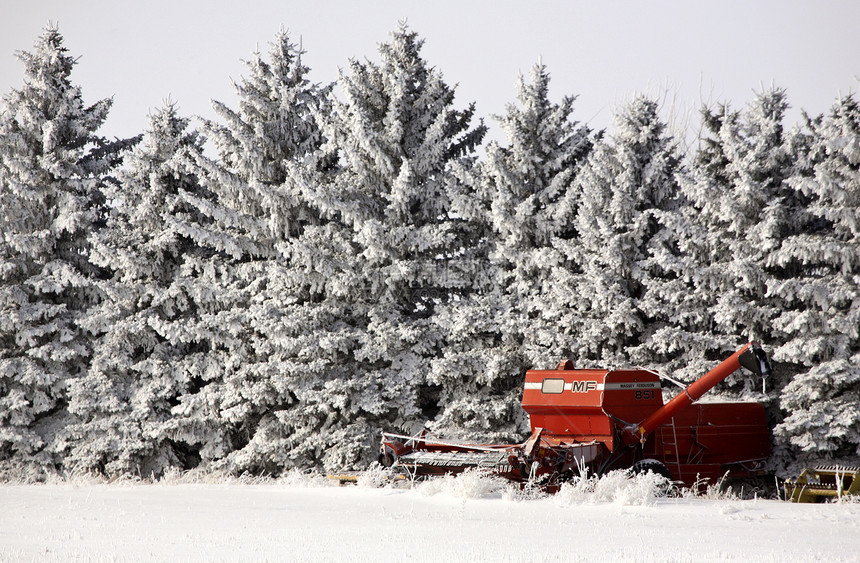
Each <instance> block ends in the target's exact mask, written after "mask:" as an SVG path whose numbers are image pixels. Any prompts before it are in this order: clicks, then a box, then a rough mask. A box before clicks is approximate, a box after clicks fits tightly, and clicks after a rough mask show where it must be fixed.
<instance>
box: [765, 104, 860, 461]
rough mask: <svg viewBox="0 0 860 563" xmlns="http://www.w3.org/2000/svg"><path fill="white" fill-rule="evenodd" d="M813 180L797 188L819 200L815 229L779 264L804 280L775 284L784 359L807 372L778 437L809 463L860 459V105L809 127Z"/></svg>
mask: <svg viewBox="0 0 860 563" xmlns="http://www.w3.org/2000/svg"><path fill="white" fill-rule="evenodd" d="M809 124H810V126H811V130H812V131H811V132H812V138H813V140H814V142H813V144H812V146H811V149H812V150H811V152H810V155H809V157H810V161H811V164H812V175H805V174H799V173H798V174H796V175H795V176H793V177H792V178H790V179H789V180H788V182H789V184H790V185H791V186H792V187H794V188H795V189H797V190H799V191H800V192H801V193H802V194H803V195H805V196H807V197H809V198H810V199H811V202H810V205H809V212H810V213H811V214H812V216H813V217H814V219H815V220H814V221H812V222H810V223H809V226H808V228H807V230H806V231H805V232H804V233H802V234H796V235H793V236H790V237H788V238H786V239H785V240H784V241H783V242H782V245H781V247H780V249H779V250H778V251H777V252H776V253H775V254H774V255H772V257H771V259H772V260H773V262H775V265H777V266H779V267H781V268H787V269H790V270H792V271H795V272H800V273H801V274H800V275H798V276H797V277H795V278H792V279H773V280H770V283H769V291H770V293H771V294H773V295H777V296H780V298H781V303H782V304H783V307H782V310H781V312H780V314H779V315H778V316H777V318H776V319H775V321H774V325H775V327H776V328H777V329H778V330H779V331H780V332H781V333H782V334H784V335H785V340H784V341H783V342H781V345H780V346H779V347H778V348H776V350H775V352H774V356H775V358H776V359H777V360H781V361H785V362H791V363H800V364H802V365H803V366H804V368H805V369H803V370H802V371H801V373H798V374H796V375H795V376H794V377H793V379H792V381H791V382H790V383H789V384H788V385H787V386H786V387H785V388H784V389H783V390H782V397H781V401H780V405H781V407H782V408H783V409H784V410H785V412H786V415H787V416H786V418H785V419H784V421H783V422H782V423H781V424H780V425H779V426H777V428H776V435H777V436H778V437H779V439H780V440H781V441H782V442H783V443H784V444H786V445H788V447H789V448H790V449H791V450H793V453H794V455H795V456H796V458H797V459H798V460H799V461H800V463H801V464H804V463H807V462H813V461H820V460H821V459H822V457H823V456H826V457H828V458H834V459H837V460H841V461H846V462H849V463H852V464H855V463H856V459H857V456H858V455H860V105H858V103H857V100H856V99H855V98H854V96H846V97H844V98H842V99H840V100H838V101H837V103H836V104H835V105H834V106H833V108H832V109H831V110H830V112H829V113H828V114H827V115H826V116H824V118H823V119H822V118H818V119H817V120H812V121H810V122H809Z"/></svg>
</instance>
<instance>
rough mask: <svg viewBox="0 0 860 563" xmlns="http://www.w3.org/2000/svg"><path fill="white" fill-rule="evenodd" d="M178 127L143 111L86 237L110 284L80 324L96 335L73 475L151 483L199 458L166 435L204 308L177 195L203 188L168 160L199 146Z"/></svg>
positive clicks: (74, 402) (70, 464) (71, 454)
mask: <svg viewBox="0 0 860 563" xmlns="http://www.w3.org/2000/svg"><path fill="white" fill-rule="evenodd" d="M187 128H188V120H187V119H183V118H181V117H179V116H178V114H177V110H176V107H175V105H174V104H173V103H170V102H167V103H166V104H165V105H164V107H162V108H161V109H160V110H159V111H157V112H155V113H153V114H151V115H150V117H149V128H148V130H147V131H146V133H145V135H144V136H143V140H142V142H141V143H140V144H139V145H138V146H137V147H136V148H135V149H134V150H133V151H132V152H131V153H130V154H129V155H127V156H126V158H125V159H124V167H123V169H122V170H120V172H119V173H118V178H117V180H118V181H117V183H116V184H111V185H110V186H108V187H107V189H106V194H105V195H106V197H107V199H108V200H109V201H110V202H111V209H110V212H109V213H108V216H107V221H106V225H105V228H104V229H102V230H100V231H98V232H97V233H93V234H92V235H91V243H92V250H91V259H92V261H93V262H94V263H95V264H97V265H98V266H100V267H101V268H103V269H104V270H105V271H106V272H107V273H108V274H109V277H107V279H104V280H101V281H100V282H99V284H98V287H99V289H100V290H101V292H102V293H103V295H104V298H103V299H102V301H101V303H100V304H99V305H98V306H96V307H93V308H92V309H91V310H90V312H89V315H88V317H87V319H86V323H85V326H86V327H87V328H88V330H89V332H90V333H91V334H93V335H95V338H94V350H93V356H92V360H91V363H90V366H89V370H88V372H87V374H86V375H85V376H83V377H79V378H76V379H73V380H72V381H71V382H70V384H69V411H70V412H72V413H73V414H75V415H76V417H77V421H76V423H74V424H72V425H70V426H69V428H68V429H67V432H65V433H64V437H65V446H66V450H67V451H66V454H65V456H64V465H65V467H66V469H67V470H68V471H70V472H75V473H80V472H86V473H102V474H105V475H108V476H113V477H116V476H122V475H144V476H149V475H150V474H153V473H154V474H156V475H158V474H161V473H162V472H163V470H164V469H165V468H166V467H171V466H173V467H178V468H186V467H187V466H188V465H193V464H194V463H195V461H196V456H195V455H194V454H192V455H191V459H187V458H186V455H187V454H189V450H190V445H188V444H181V441H178V440H176V441H175V440H173V439H172V438H171V436H169V435H167V433H166V432H165V424H166V422H167V421H169V420H170V418H171V416H172V412H171V411H172V408H173V407H174V406H175V405H176V403H177V400H178V398H179V397H180V396H182V395H185V394H187V393H188V392H189V390H191V389H194V388H195V387H196V386H197V385H199V381H200V380H201V379H202V375H201V373H202V372H204V370H205V367H204V366H205V363H206V361H207V357H206V356H207V354H206V352H205V350H206V347H207V341H206V339H199V338H197V339H195V338H194V337H193V336H192V335H190V334H189V330H188V325H192V324H193V323H194V319H196V317H197V315H199V314H202V313H203V312H205V311H206V310H207V309H208V308H211V304H208V303H207V296H206V295H205V293H203V294H201V293H200V292H198V291H197V289H196V286H197V285H198V283H200V281H201V278H203V276H201V275H195V271H196V270H197V269H198V266H196V265H195V260H196V261H200V260H206V259H207V256H205V251H204V250H202V249H201V248H200V247H199V246H197V245H195V244H194V243H193V242H192V241H191V240H190V239H189V238H188V237H186V236H184V235H182V234H181V233H179V232H178V230H177V228H176V221H177V220H180V219H181V220H188V219H189V218H193V217H195V216H196V215H198V213H197V212H196V209H195V208H193V207H191V206H190V205H189V204H188V203H186V202H185V201H183V200H182V198H181V197H180V192H182V193H196V192H199V191H200V190H199V188H197V187H196V185H195V180H194V178H193V177H190V176H189V175H187V174H185V173H183V171H182V170H181V169H180V168H179V166H178V162H177V155H178V154H179V153H180V152H181V151H182V150H183V149H184V148H185V147H195V148H196V149H198V150H202V142H201V141H200V140H199V138H198V136H197V134H196V133H194V132H188V131H187Z"/></svg>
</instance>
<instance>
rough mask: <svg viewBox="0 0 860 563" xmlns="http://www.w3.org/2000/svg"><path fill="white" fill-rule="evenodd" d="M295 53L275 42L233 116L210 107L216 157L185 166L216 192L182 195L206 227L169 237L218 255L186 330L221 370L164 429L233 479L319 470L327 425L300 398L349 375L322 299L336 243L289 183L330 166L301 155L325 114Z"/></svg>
mask: <svg viewBox="0 0 860 563" xmlns="http://www.w3.org/2000/svg"><path fill="white" fill-rule="evenodd" d="M302 54H303V52H302V51H300V50H299V49H298V48H297V47H296V46H295V45H294V44H292V43H291V42H290V39H289V35H288V34H287V33H286V32H285V31H281V32H279V33H278V35H277V36H276V38H275V40H274V42H273V43H272V48H271V50H270V52H269V57H268V60H266V59H265V58H264V57H263V56H262V55H261V54H259V53H255V54H254V57H253V59H252V60H251V61H249V62H248V63H247V67H248V69H249V76H248V77H247V78H243V79H241V80H240V81H239V82H237V83H236V84H235V90H236V94H237V96H238V98H239V107H238V109H237V110H232V109H230V108H228V107H227V106H226V105H225V104H223V103H220V102H214V107H215V110H216V113H217V114H218V115H219V117H220V118H221V122H220V123H219V122H214V121H205V122H204V128H203V131H204V133H205V135H206V136H207V138H208V140H209V141H211V142H212V144H213V145H214V147H215V150H216V152H217V154H218V158H217V159H212V158H210V157H208V156H206V155H204V154H202V153H200V152H199V151H187V154H185V155H184V157H183V160H184V163H185V168H186V170H187V171H188V172H189V173H192V174H194V175H195V176H196V177H197V179H198V181H199V182H200V183H201V184H202V185H203V186H205V187H206V188H207V189H208V190H210V191H211V192H212V193H214V194H215V195H216V200H215V201H211V200H209V199H207V198H199V197H194V196H191V195H186V196H185V199H186V201H187V202H188V203H189V204H191V205H193V206H195V207H196V208H197V210H198V212H199V213H200V214H201V215H203V216H205V217H207V218H208V221H209V224H200V223H198V222H194V221H185V222H180V223H179V225H178V227H177V228H178V229H179V230H180V231H181V232H183V233H184V234H185V235H186V236H188V237H190V238H191V239H193V240H194V241H195V242H196V243H197V244H199V245H201V246H204V247H207V248H211V249H212V250H213V251H214V252H215V253H216V254H215V255H214V256H213V257H212V259H211V267H213V268H214V269H215V271H217V272H219V273H220V274H219V280H220V282H219V283H217V284H215V285H213V286H210V287H208V288H205V289H206V290H207V291H211V292H213V293H214V294H215V295H216V297H215V300H216V301H218V303H219V306H218V307H217V308H216V309H215V310H213V311H212V312H211V313H210V314H207V315H202V316H200V317H199V319H198V320H199V322H198V324H197V326H195V327H193V328H192V329H191V330H192V333H195V334H200V335H205V338H206V339H207V341H208V342H209V347H210V352H209V353H210V355H211V356H213V357H219V358H221V361H220V364H219V365H218V366H213V371H212V373H211V374H209V375H208V376H207V377H206V378H205V381H204V383H203V385H201V386H199V388H198V389H196V390H194V392H192V393H188V394H187V395H185V396H183V397H181V398H180V404H179V405H178V406H177V407H176V408H175V409H174V414H175V415H176V416H175V418H174V420H173V421H172V423H171V424H172V428H173V430H172V431H173V432H174V433H175V434H176V435H177V436H183V439H184V441H186V442H188V443H195V444H199V445H200V446H201V447H204V449H205V447H206V446H205V444H206V442H207V440H210V439H214V440H215V442H214V443H212V444H210V446H211V447H209V449H207V450H206V451H207V452H209V453H207V454H206V455H203V456H202V457H203V458H204V460H205V461H208V462H217V463H216V465H217V466H219V467H223V468H225V469H227V470H229V471H233V472H244V471H252V472H257V473H277V472H279V471H281V470H283V469H284V468H289V467H292V466H296V465H303V466H306V465H310V464H319V463H320V456H321V452H322V451H323V450H324V447H322V446H320V444H319V441H320V440H321V438H320V437H319V436H318V434H320V432H323V433H324V431H321V430H320V429H321V428H323V427H324V426H325V425H326V421H327V420H328V418H329V414H328V413H326V412H321V411H320V410H319V409H318V408H317V407H316V405H313V404H310V403H313V400H312V399H307V398H306V396H305V395H306V394H308V393H310V394H311V395H313V396H315V395H314V394H315V393H318V392H319V389H320V386H321V383H320V382H321V381H324V379H325V377H327V374H328V372H329V371H330V370H344V369H345V367H344V366H343V362H340V361H339V359H338V354H340V351H341V349H342V348H343V347H344V345H343V344H342V343H341V342H340V337H339V336H338V335H337V333H338V331H339V330H340V329H339V328H338V326H339V325H338V323H341V322H342V321H341V320H340V318H341V317H342V313H341V312H340V311H339V310H338V309H337V308H332V307H331V306H330V304H329V303H328V302H326V301H325V296H326V287H327V285H329V284H331V283H336V275H333V274H332V270H331V268H332V267H331V264H330V259H329V258H327V257H326V255H325V254H324V253H322V252H320V250H319V247H318V246H317V245H316V241H317V240H319V241H321V242H323V243H324V244H325V247H326V248H331V247H332V245H336V244H337V233H334V232H332V233H326V229H327V226H326V224H325V223H326V222H325V221H324V220H322V219H321V218H320V215H319V213H318V212H317V211H316V210H315V209H313V208H312V207H311V206H310V205H309V204H308V201H307V197H306V195H305V194H304V193H303V191H304V189H305V186H304V184H302V183H301V182H297V181H295V180H294V176H296V175H297V174H298V173H296V172H295V169H299V170H305V169H307V170H308V173H311V172H314V171H318V170H320V169H326V168H327V167H328V166H330V165H331V162H330V160H331V159H330V157H328V156H326V155H325V154H322V155H320V156H319V157H318V158H317V157H314V158H311V155H312V154H313V153H314V152H315V151H316V149H317V148H318V147H319V145H320V144H321V142H322V136H321V134H320V131H319V128H318V127H317V124H316V119H315V117H314V115H313V110H315V109H317V108H319V107H320V106H321V105H324V95H325V92H326V89H323V88H320V87H319V86H318V85H315V84H312V83H310V82H309V80H308V78H307V74H308V70H309V69H308V68H307V67H306V66H304V64H303V63H302ZM320 111H323V112H324V110H322V109H320ZM306 231H308V232H307V233H306Z"/></svg>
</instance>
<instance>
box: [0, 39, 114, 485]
mask: <svg viewBox="0 0 860 563" xmlns="http://www.w3.org/2000/svg"><path fill="white" fill-rule="evenodd" d="M17 56H18V58H19V59H20V60H21V62H22V63H23V64H24V72H25V74H24V85H23V87H22V88H21V89H18V90H15V89H13V90H12V91H11V92H10V93H8V94H7V95H5V96H4V98H3V106H2V113H0V209H2V212H0V460H2V462H4V465H6V466H7V467H8V466H10V465H14V464H16V463H27V464H35V465H40V464H41V465H44V467H45V468H46V469H47V468H48V467H50V466H52V465H53V464H55V463H57V462H58V461H59V460H58V459H57V458H56V456H55V455H53V453H52V451H51V450H52V449H53V448H54V444H53V442H54V440H55V437H56V434H57V432H58V430H59V429H61V428H62V426H63V425H64V424H66V422H67V420H68V417H67V411H66V385H67V383H68V381H69V380H71V379H74V378H77V377H81V376H82V375H84V374H85V373H86V369H87V363H88V361H89V354H90V342H89V335H88V334H86V332H85V331H84V330H82V329H81V327H80V326H79V321H80V318H81V316H82V315H84V314H85V313H86V311H87V309H88V308H89V307H90V306H91V305H92V304H93V303H94V302H95V301H96V299H97V291H96V290H95V289H94V288H93V280H94V278H95V277H96V276H97V275H98V269H97V268H95V267H94V266H93V265H92V264H91V263H90V259H89V243H88V242H87V237H88V236H89V234H90V233H91V232H92V231H93V230H94V229H97V228H99V227H100V226H101V223H102V221H103V206H102V203H103V202H102V195H101V193H100V185H101V183H102V181H103V180H104V175H105V174H106V173H107V172H108V169H109V167H110V157H111V156H112V152H111V150H109V149H110V147H109V146H108V145H107V144H106V143H105V142H104V141H103V140H102V139H101V138H99V137H97V136H96V134H95V132H96V130H97V129H98V128H99V127H100V126H101V124H102V123H103V122H104V120H105V118H106V116H107V114H108V110H109V109H110V106H111V100H109V99H106V100H101V101H99V102H97V103H95V104H94V105H91V106H88V105H86V104H85V103H84V101H83V97H82V93H81V89H80V87H78V86H76V85H75V84H73V83H72V81H71V73H72V69H73V67H74V65H75V59H74V58H73V57H72V56H71V55H69V54H68V52H67V49H66V48H65V47H64V46H63V37H62V36H61V34H60V33H59V31H58V29H57V28H56V27H54V26H50V25H49V26H48V27H46V28H45V30H44V32H43V33H42V35H41V36H40V37H39V38H38V39H37V40H36V42H35V45H34V50H33V51H32V52H19V53H18V54H17Z"/></svg>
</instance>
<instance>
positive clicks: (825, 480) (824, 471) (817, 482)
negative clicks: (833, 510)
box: [785, 465, 860, 502]
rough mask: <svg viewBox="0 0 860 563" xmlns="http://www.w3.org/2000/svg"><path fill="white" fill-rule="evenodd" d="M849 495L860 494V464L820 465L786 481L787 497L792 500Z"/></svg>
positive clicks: (822, 500) (835, 497) (811, 499)
mask: <svg viewBox="0 0 860 563" xmlns="http://www.w3.org/2000/svg"><path fill="white" fill-rule="evenodd" d="M848 495H860V467H858V466H841V465H819V466H818V467H816V468H814V469H804V470H803V472H802V473H801V474H800V476H799V477H798V478H797V479H794V480H792V479H787V480H786V481H785V498H786V499H787V500H790V501H791V502H826V501H828V500H832V499H840V498H842V497H844V496H848Z"/></svg>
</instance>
